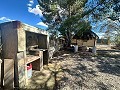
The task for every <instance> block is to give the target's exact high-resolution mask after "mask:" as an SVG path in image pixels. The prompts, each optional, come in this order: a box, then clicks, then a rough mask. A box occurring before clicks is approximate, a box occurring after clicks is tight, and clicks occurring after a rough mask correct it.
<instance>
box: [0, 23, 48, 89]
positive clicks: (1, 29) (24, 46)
mask: <svg viewBox="0 0 120 90" xmlns="http://www.w3.org/2000/svg"><path fill="white" fill-rule="evenodd" d="M0 34H1V35H0V36H1V39H0V42H1V44H2V52H1V56H2V57H1V59H2V65H1V66H2V67H1V68H2V69H1V77H2V78H1V87H4V88H5V89H7V88H9V90H10V89H13V88H17V87H24V86H25V85H26V84H27V64H28V63H32V66H33V69H34V70H39V71H40V70H41V69H42V67H43V64H48V56H49V53H48V48H49V36H48V32H47V31H43V30H40V29H39V28H36V27H33V26H30V25H27V24H23V23H21V22H20V21H12V22H6V23H2V24H0Z"/></svg>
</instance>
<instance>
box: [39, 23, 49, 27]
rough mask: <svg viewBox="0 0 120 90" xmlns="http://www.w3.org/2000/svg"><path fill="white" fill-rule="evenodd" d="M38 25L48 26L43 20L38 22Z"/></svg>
mask: <svg viewBox="0 0 120 90" xmlns="http://www.w3.org/2000/svg"><path fill="white" fill-rule="evenodd" d="M37 25H40V26H43V27H46V28H48V25H46V24H45V23H43V22H39V23H37Z"/></svg>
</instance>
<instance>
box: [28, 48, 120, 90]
mask: <svg viewBox="0 0 120 90" xmlns="http://www.w3.org/2000/svg"><path fill="white" fill-rule="evenodd" d="M102 47H104V48H103V49H104V50H103V49H101V47H100V46H99V47H97V49H99V50H97V55H92V53H89V52H78V53H73V52H66V51H60V52H59V53H57V55H56V57H54V58H53V59H52V62H51V63H49V65H48V66H44V69H43V70H42V71H41V72H40V71H33V76H32V78H31V79H30V80H29V84H28V86H27V87H26V88H28V89H30V90H31V89H32V90H120V51H119V50H111V49H110V48H108V47H107V46H102ZM105 48H106V49H105ZM41 88H43V89H41ZM26 90H27V89H26Z"/></svg>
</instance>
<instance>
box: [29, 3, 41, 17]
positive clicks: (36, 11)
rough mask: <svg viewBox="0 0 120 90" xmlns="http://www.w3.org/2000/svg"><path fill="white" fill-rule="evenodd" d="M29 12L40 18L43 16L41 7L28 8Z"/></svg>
mask: <svg viewBox="0 0 120 90" xmlns="http://www.w3.org/2000/svg"><path fill="white" fill-rule="evenodd" d="M28 12H30V13H33V14H35V15H39V16H40V17H42V16H43V14H42V11H41V10H40V9H39V5H36V7H35V8H31V7H28Z"/></svg>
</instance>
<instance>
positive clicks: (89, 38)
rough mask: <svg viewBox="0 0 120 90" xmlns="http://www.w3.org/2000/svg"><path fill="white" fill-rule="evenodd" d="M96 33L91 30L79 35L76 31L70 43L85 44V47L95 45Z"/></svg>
mask: <svg viewBox="0 0 120 90" xmlns="http://www.w3.org/2000/svg"><path fill="white" fill-rule="evenodd" d="M97 38H98V36H97V34H95V33H94V32H93V31H91V30H89V31H85V32H83V33H82V34H81V35H79V34H78V33H76V34H75V35H74V36H73V39H72V44H75V45H78V46H87V47H93V46H95V45H96V41H97Z"/></svg>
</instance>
